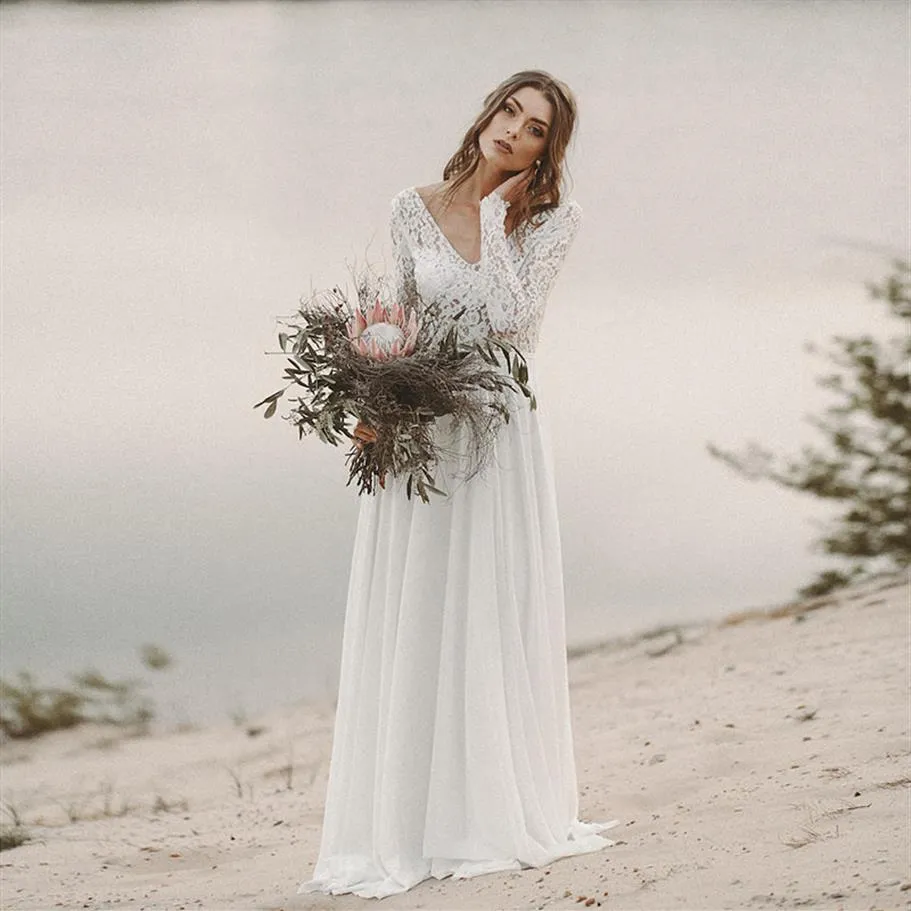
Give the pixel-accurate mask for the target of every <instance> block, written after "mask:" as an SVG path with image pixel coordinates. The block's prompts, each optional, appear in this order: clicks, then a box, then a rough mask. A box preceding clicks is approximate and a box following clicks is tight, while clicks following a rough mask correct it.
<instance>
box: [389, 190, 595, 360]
mask: <svg viewBox="0 0 911 911" xmlns="http://www.w3.org/2000/svg"><path fill="white" fill-rule="evenodd" d="M507 208H508V205H507V203H506V202H505V201H504V200H503V199H502V198H501V197H500V196H499V195H498V194H496V193H491V194H490V195H489V196H485V197H484V199H482V200H481V258H480V259H479V260H478V262H476V263H471V262H468V261H467V260H466V259H464V258H463V257H462V256H461V254H459V253H458V252H457V251H456V250H455V248H454V247H453V246H452V245H451V244H450V243H449V241H448V240H447V239H446V237H445V235H444V234H443V232H442V231H441V230H440V227H439V225H438V224H437V223H436V221H435V220H434V218H433V216H432V215H431V214H430V211H429V210H428V208H427V206H426V204H425V203H424V200H423V199H421V197H420V195H419V194H418V192H417V190H416V189H414V188H410V189H407V190H403V191H402V192H401V193H399V194H398V195H397V196H396V197H395V198H394V199H393V200H392V218H391V222H390V233H391V235H392V244H393V257H394V267H395V273H394V274H395V288H396V293H397V295H398V296H399V298H400V299H402V300H405V301H409V302H412V303H417V302H418V301H421V302H423V303H424V304H429V305H434V306H435V307H436V308H438V310H439V312H440V313H441V314H442V315H443V316H444V317H445V316H447V315H450V316H452V317H455V315H456V313H458V311H459V310H461V309H463V308H465V311H466V312H465V314H464V315H463V316H462V318H461V319H460V321H459V323H460V325H461V326H462V327H463V332H464V333H466V334H465V336H463V337H466V338H476V337H481V336H484V335H488V334H496V335H499V336H502V337H504V338H505V339H507V340H508V341H510V342H512V343H513V344H514V345H516V346H517V347H518V348H519V349H520V350H521V351H523V352H524V353H526V354H532V353H533V352H534V350H535V348H536V346H537V342H538V333H539V330H540V326H541V321H542V319H543V317H544V309H545V305H546V302H547V296H548V294H549V293H550V289H551V286H552V285H553V283H554V279H555V278H556V277H557V274H558V272H559V271H560V267H561V266H562V265H563V260H564V259H565V257H566V252H567V250H568V249H569V247H570V244H571V243H572V241H573V238H574V237H575V235H576V232H577V231H578V228H579V225H580V223H581V218H582V210H581V207H580V206H579V204H578V203H576V202H567V203H563V204H561V205H560V206H558V207H556V208H555V209H551V210H549V211H548V212H547V213H546V214H545V215H544V221H543V223H542V224H540V225H539V226H538V227H536V228H532V229H531V230H529V231H527V232H526V233H525V235H524V237H523V240H522V244H521V246H520V245H519V244H518V243H517V241H516V240H515V237H514V236H513V235H510V236H509V237H507V236H506V230H505V221H506V212H507Z"/></svg>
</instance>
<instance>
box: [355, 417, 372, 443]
mask: <svg viewBox="0 0 911 911" xmlns="http://www.w3.org/2000/svg"><path fill="white" fill-rule="evenodd" d="M375 442H376V431H375V430H374V429H373V428H372V427H368V426H367V424H365V423H364V422H363V421H358V422H357V427H355V428H354V445H355V446H356V447H357V448H358V449H363V448H364V444H365V443H375Z"/></svg>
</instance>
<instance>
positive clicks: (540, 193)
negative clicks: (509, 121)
mask: <svg viewBox="0 0 911 911" xmlns="http://www.w3.org/2000/svg"><path fill="white" fill-rule="evenodd" d="M525 86H531V87H532V88H535V89H537V90H538V91H539V92H541V94H542V95H543V96H544V97H545V98H546V99H547V100H548V101H549V102H550V103H551V106H552V107H553V117H552V118H551V124H550V129H549V130H548V131H547V145H546V146H545V148H544V152H543V153H542V154H541V165H540V167H539V168H538V169H537V171H536V172H535V175H534V177H533V178H532V182H531V184H530V186H529V188H528V192H527V193H525V194H523V195H522V197H521V198H520V199H518V200H517V201H516V202H514V203H513V204H512V205H511V206H510V207H509V214H508V215H507V216H506V229H507V231H508V232H513V231H519V235H520V238H521V235H522V234H523V233H524V231H525V229H526V228H527V226H528V225H529V224H531V225H532V226H535V225H537V224H539V223H540V218H539V217H538V216H540V215H541V214H542V213H544V212H546V211H547V210H548V209H553V208H554V207H555V206H557V205H559V203H560V192H561V188H562V184H563V159H564V157H565V156H566V147H567V146H568V145H569V140H570V138H571V137H572V135H573V130H574V129H575V126H576V119H577V110H576V99H575V97H574V96H573V93H572V92H571V91H570V89H569V86H567V85H566V83H564V82H561V81H560V80H559V79H555V78H554V77H553V76H551V75H550V73H545V72H544V71H543V70H523V71H522V72H521V73H516V74H515V75H514V76H510V77H509V79H507V80H505V81H504V82H501V83H500V84H499V85H498V86H497V87H496V88H495V89H494V90H493V91H492V92H491V93H490V94H489V95H488V96H487V97H486V98H485V99H484V107H483V109H482V110H481V113H480V114H478V116H477V118H476V119H475V122H474V123H473V124H472V125H471V127H469V129H468V132H467V133H466V134H465V137H464V138H463V139H462V145H461V146H459V149H458V151H457V152H456V153H455V155H453V156H452V158H450V159H449V161H448V162H446V167H445V168H443V180H449V179H450V178H452V183H451V184H450V185H449V186H448V187H447V188H446V191H445V193H444V194H443V197H444V199H445V200H446V201H447V203H448V202H452V199H453V196H454V195H455V192H456V190H458V188H459V187H460V186H462V184H464V183H465V181H466V180H468V178H469V177H471V175H472V174H473V173H474V172H475V170H476V169H477V167H478V163H479V162H480V160H481V148H480V144H479V141H478V140H479V137H480V135H481V133H482V132H483V131H484V130H485V129H486V128H487V125H488V124H489V123H490V121H491V120H493V117H494V114H496V113H497V111H498V110H499V109H500V107H501V106H502V105H503V103H504V102H505V101H506V99H507V98H509V96H510V95H512V94H513V93H514V92H517V91H518V90H519V89H521V88H525Z"/></svg>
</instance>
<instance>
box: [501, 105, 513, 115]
mask: <svg viewBox="0 0 911 911" xmlns="http://www.w3.org/2000/svg"><path fill="white" fill-rule="evenodd" d="M503 110H504V111H506V113H507V114H511V113H512V105H511V104H504V105H503Z"/></svg>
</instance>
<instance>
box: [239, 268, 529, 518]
mask: <svg viewBox="0 0 911 911" xmlns="http://www.w3.org/2000/svg"><path fill="white" fill-rule="evenodd" d="M354 278H355V287H356V299H355V300H353V301H352V300H349V297H348V296H347V295H346V293H345V292H344V291H342V290H341V289H340V288H337V287H336V288H332V289H331V290H329V291H318V292H316V293H314V294H313V295H312V296H311V297H310V298H309V299H307V300H304V301H302V302H301V306H300V307H299V309H298V311H297V313H296V314H295V315H294V316H293V317H291V318H288V319H284V320H282V321H281V323H282V324H283V326H284V328H283V329H282V331H280V332H279V334H278V341H279V346H280V348H281V353H282V354H284V355H286V356H287V358H288V363H287V366H286V367H285V369H284V379H285V380H286V381H287V382H286V384H285V386H284V387H283V388H282V389H279V390H278V391H277V392H273V393H272V394H271V395H268V396H266V398H264V399H263V400H262V401H260V402H257V403H256V405H254V406H253V407H254V408H260V407H263V406H265V411H264V413H263V414H264V417H266V418H271V417H272V416H273V415H274V414H275V413H276V410H277V407H278V401H279V399H281V398H282V397H283V396H284V395H285V394H286V393H287V392H288V391H289V390H292V389H293V390H294V391H295V392H296V393H297V397H296V398H290V397H289V398H290V401H291V403H292V408H291V411H290V413H289V414H288V415H286V420H288V421H290V423H291V424H292V425H294V426H295V427H297V430H298V437H299V438H302V437H303V436H304V435H305V434H313V433H315V434H316V435H317V436H318V437H319V439H321V440H322V441H323V442H326V443H330V444H332V445H333V446H335V445H338V443H339V441H340V440H344V439H348V440H353V436H352V432H351V430H349V423H351V422H352V420H353V421H355V422H357V421H362V422H363V423H364V424H366V425H368V426H370V427H372V428H373V429H374V430H375V431H376V434H377V438H376V441H375V442H372V443H365V444H361V445H360V446H356V445H355V446H353V447H352V450H351V451H350V452H349V454H348V456H347V464H348V484H351V483H352V482H354V483H356V485H357V487H358V493H375V492H376V486H377V485H379V486H380V487H385V485H386V479H387V477H389V476H391V477H393V478H402V479H404V481H405V492H406V495H407V497H408V498H409V499H410V498H411V497H412V495H414V494H417V496H419V497H420V498H421V499H422V500H423V501H424V502H428V501H429V499H430V497H429V494H431V493H433V494H444V493H445V492H444V491H442V490H440V489H439V487H438V486H437V484H436V483H435V468H436V466H437V465H438V463H439V462H440V460H441V459H442V458H444V457H446V456H448V457H450V459H451V458H452V457H454V456H455V457H457V458H459V459H462V460H463V461H464V463H465V464H464V477H465V478H469V477H472V476H474V475H475V474H477V473H478V472H480V471H481V470H482V469H483V468H484V466H485V464H486V462H487V459H488V457H489V455H490V453H491V451H492V448H493V441H494V438H495V436H496V434H497V432H498V431H499V429H500V427H501V426H502V425H503V424H504V423H507V422H508V421H509V417H510V405H511V403H512V401H513V400H514V397H515V394H516V392H521V393H522V395H524V396H525V398H527V399H528V401H529V405H530V407H531V408H532V409H534V408H535V407H536V402H535V397H534V394H533V392H532V391H531V389H530V388H529V386H528V365H527V363H526V361H525V358H524V357H523V355H522V353H521V352H520V351H519V350H518V349H517V348H515V346H513V345H512V344H510V343H509V342H507V341H505V340H504V339H502V338H497V337H495V336H489V337H486V338H483V339H481V340H480V341H478V340H475V341H470V342H469V341H467V340H466V339H464V338H462V337H461V334H460V326H459V319H460V318H461V316H462V315H463V314H464V312H465V311H464V309H463V310H462V311H461V312H460V313H458V314H457V315H456V318H455V320H453V319H452V317H451V316H448V317H446V318H445V320H444V319H443V318H442V317H441V315H440V314H439V312H438V311H437V310H436V309H435V308H433V307H426V306H423V305H419V306H410V307H409V306H407V305H404V304H402V303H400V302H397V301H393V300H391V295H390V294H389V293H388V289H387V287H386V283H385V281H384V280H383V279H382V278H381V277H379V276H376V275H374V274H373V273H372V272H370V271H369V270H364V271H363V272H362V273H360V274H359V275H355V276H354ZM444 416H448V417H450V418H451V420H452V425H453V427H454V428H455V429H464V430H465V431H466V433H464V434H463V435H462V439H463V440H465V441H466V442H465V445H464V446H463V447H461V448H460V451H459V452H458V453H453V452H451V451H445V450H444V448H443V443H442V442H441V440H440V439H439V436H438V435H437V434H436V433H435V429H436V426H437V421H438V419H439V418H442V417H444Z"/></svg>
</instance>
